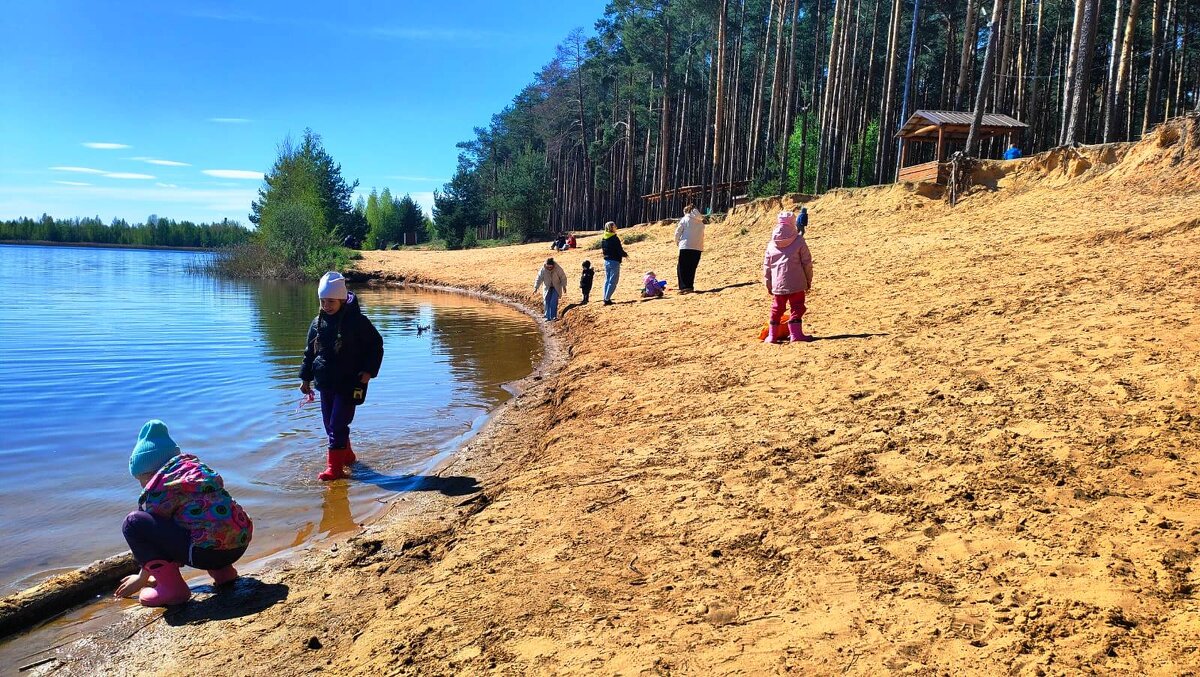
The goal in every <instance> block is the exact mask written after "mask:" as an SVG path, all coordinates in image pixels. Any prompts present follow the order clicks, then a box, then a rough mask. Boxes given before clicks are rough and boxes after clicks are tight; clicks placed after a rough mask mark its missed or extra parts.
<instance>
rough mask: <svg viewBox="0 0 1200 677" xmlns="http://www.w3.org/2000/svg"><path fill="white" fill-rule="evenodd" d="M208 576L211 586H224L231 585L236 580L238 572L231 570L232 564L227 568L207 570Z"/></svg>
mask: <svg viewBox="0 0 1200 677" xmlns="http://www.w3.org/2000/svg"><path fill="white" fill-rule="evenodd" d="M208 575H209V576H212V579H213V585H225V584H226V583H232V582H233V581H235V580H237V577H238V571H237V569H234V568H233V565H232V564H230V565H229V566H227V567H221V568H220V569H209V570H208Z"/></svg>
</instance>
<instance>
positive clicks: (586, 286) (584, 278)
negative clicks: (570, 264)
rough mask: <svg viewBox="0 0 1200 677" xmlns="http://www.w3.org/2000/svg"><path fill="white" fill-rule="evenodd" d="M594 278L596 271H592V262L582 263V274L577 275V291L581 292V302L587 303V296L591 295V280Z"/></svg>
mask: <svg viewBox="0 0 1200 677" xmlns="http://www.w3.org/2000/svg"><path fill="white" fill-rule="evenodd" d="M595 276H596V271H594V270H592V262H591V261H584V262H583V272H581V273H579V291H581V292H583V302H584V303H587V302H588V295H589V294H591V293H592V278H593V277H595Z"/></svg>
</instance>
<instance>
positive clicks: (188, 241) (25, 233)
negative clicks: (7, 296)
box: [0, 214, 254, 249]
mask: <svg viewBox="0 0 1200 677" xmlns="http://www.w3.org/2000/svg"><path fill="white" fill-rule="evenodd" d="M253 236H254V233H253V231H250V230H247V229H246V228H244V227H242V225H241V224H239V223H238V222H237V221H230V220H229V219H224V220H222V221H221V222H220V223H192V222H191V221H174V220H172V219H168V218H163V217H159V216H156V215H153V214H151V215H150V217H149V218H147V219H146V223H139V224H135V225H132V226H131V225H129V223H127V222H126V221H125V220H124V219H113V221H112V223H111V224H105V223H104V222H103V221H101V220H100V217H98V216H97V217H91V218H83V219H79V218H75V219H55V218H52V217H50V216H49V215H47V214H43V215H42V217H41V218H40V219H31V218H27V217H23V218H19V219H9V220H7V221H0V240H6V241H12V242H63V243H78V244H114V245H127V246H132V247H198V248H201V249H218V248H221V247H230V246H233V245H236V244H240V243H243V242H246V241H247V240H249V239H251V238H252V237H253Z"/></svg>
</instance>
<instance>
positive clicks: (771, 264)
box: [763, 212, 813, 343]
mask: <svg viewBox="0 0 1200 677" xmlns="http://www.w3.org/2000/svg"><path fill="white" fill-rule="evenodd" d="M807 216H808V215H807V213H803V212H802V220H801V223H802V225H807V220H808V219H807ZM812 276H813V264H812V253H811V252H809V250H808V243H806V242H805V241H804V233H803V231H801V230H797V228H796V215H795V214H793V213H792V212H780V213H779V222H778V224H777V225H776V226H775V231H774V232H773V233H771V241H770V242H769V243H767V251H766V254H765V255H764V257H763V282H764V283H766V285H767V293H769V294H771V296H772V301H771V323H770V325H769V326H768V328H767V337H766V338H765V339H764V342H765V343H774V342H775V339H776V337H778V336H779V333H778V329H779V323H780V321H781V319H782V318H783V311H784V310H785V308H786V307H787V306H788V305H790V306H791V307H792V315H791V319H789V320H788V335H789V338H791V340H792V342H793V343H798V342H802V341H811V340H813V337H811V336H808V335H806V334H805V333H804V325H803V319H802V318H803V317H804V311H805V306H804V292H806V291H808V290H809V289H811V288H812Z"/></svg>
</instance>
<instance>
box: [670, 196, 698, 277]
mask: <svg viewBox="0 0 1200 677" xmlns="http://www.w3.org/2000/svg"><path fill="white" fill-rule="evenodd" d="M675 244H676V245H678V246H679V263H678V264H677V266H676V268H675V276H676V278H677V279H678V280H679V293H680V294H690V293H692V292H693V291H695V288H694V287H695V283H696V267H697V266H699V265H700V254H701V253H702V252H703V251H704V216H703V215H702V214H701V213H700V210H699V209H696V205H691V204H689V205H688V206H686V207H684V208H683V218H682V219H679V225H678V226H676V227H675Z"/></svg>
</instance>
